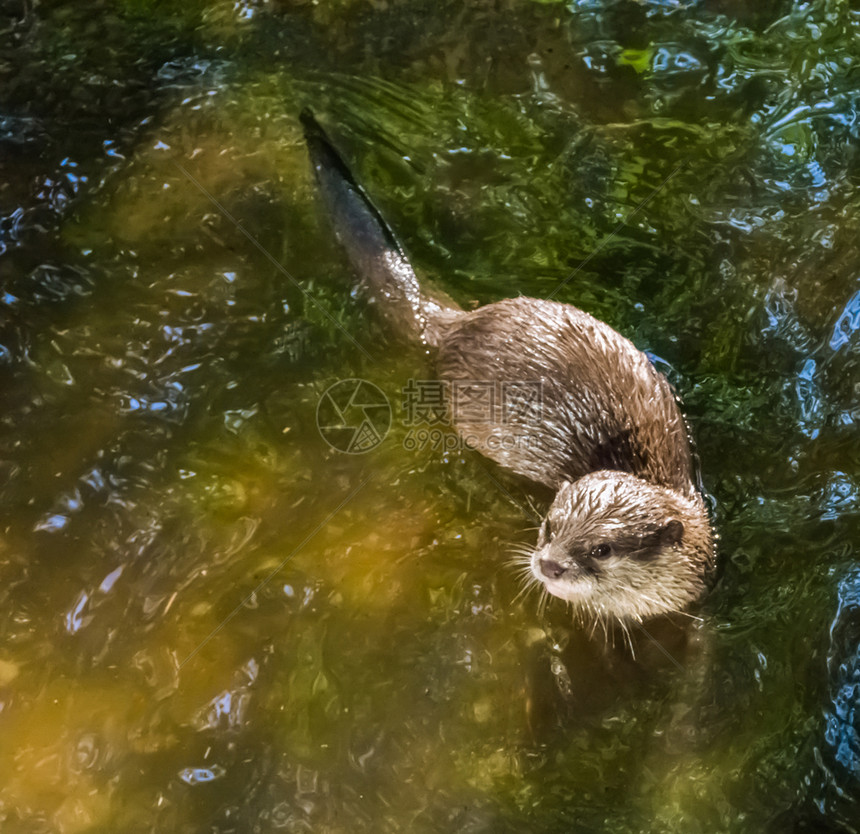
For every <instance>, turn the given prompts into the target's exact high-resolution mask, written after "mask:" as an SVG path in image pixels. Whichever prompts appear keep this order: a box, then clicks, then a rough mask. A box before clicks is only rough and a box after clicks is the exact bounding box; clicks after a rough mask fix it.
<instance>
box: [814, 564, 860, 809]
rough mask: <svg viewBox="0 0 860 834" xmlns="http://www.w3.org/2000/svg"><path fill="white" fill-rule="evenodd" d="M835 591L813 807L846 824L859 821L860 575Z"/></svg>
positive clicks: (852, 575)
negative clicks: (836, 596) (827, 697)
mask: <svg viewBox="0 0 860 834" xmlns="http://www.w3.org/2000/svg"><path fill="white" fill-rule="evenodd" d="M837 591H838V608H837V609H836V615H835V617H834V619H833V622H832V623H831V626H830V646H829V650H828V654H827V665H828V671H829V698H830V703H829V704H828V707H827V709H826V711H825V721H826V725H825V730H824V742H825V743H824V744H823V745H822V749H821V757H820V758H819V760H818V764H819V768H820V773H821V776H820V779H821V786H820V788H819V790H818V796H817V797H816V802H817V804H818V807H819V808H820V809H821V810H822V813H824V814H826V815H830V814H832V815H833V816H835V817H836V818H840V819H844V820H846V821H847V820H856V819H857V816H858V808H857V805H858V798H860V710H858V706H860V573H858V571H857V570H852V571H851V572H850V573H849V574H848V575H847V576H845V577H844V578H843V579H842V581H841V582H840V583H839V586H838V589H837Z"/></svg>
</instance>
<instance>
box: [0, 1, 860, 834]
mask: <svg viewBox="0 0 860 834" xmlns="http://www.w3.org/2000/svg"><path fill="white" fill-rule="evenodd" d="M0 32H2V33H3V37H4V38H5V39H6V40H7V42H8V48H7V49H6V50H5V51H4V56H3V60H2V62H0V75H2V84H0V171H2V176H0V405H2V407H0V502H1V503H0V505H2V519H0V578H2V582H0V600H2V605H0V634H2V642H0V734H2V738H3V746H2V750H0V828H2V830H3V831H4V832H5V831H11V832H18V831H20V832H42V831H44V832H70V833H71V834H75V832H90V831H92V832H96V831H171V832H174V831H175V832H184V831H188V832H196V831H201V830H211V831H225V832H226V831H250V830H259V831H326V832H346V831H350V832H351V831H389V830H390V831H428V832H429V831H439V832H442V831H444V832H452V831H463V832H465V831H469V832H479V831H482V832H483V831H492V832H503V831H522V830H529V831H547V832H549V831H560V830H565V831H568V830H574V831H579V830H599V831H619V832H625V831H629V832H639V831H642V830H651V829H652V828H653V827H654V826H655V825H656V826H657V827H658V828H659V829H660V830H665V831H684V832H688V831H738V832H745V831H749V830H763V831H764V830H767V831H771V830H772V831H791V830H795V831H805V830H821V829H822V828H826V830H833V831H857V830H860V829H858V826H857V822H856V820H857V804H856V796H857V794H858V784H857V773H858V756H860V749H859V748H858V744H857V733H858V725H857V720H856V712H857V703H858V698H860V684H858V681H857V662H856V661H857V640H858V628H857V616H856V614H857V608H858V604H860V603H858V601H857V584H858V580H857V575H856V559H857V556H856V552H855V544H854V543H855V542H856V541H857V540H858V537H857V520H858V507H860V481H859V480H858V478H860V467H858V462H859V461H858V444H857V422H858V417H860V373H858V370H860V369H858V365H860V349H858V346H860V342H858V330H860V293H858V284H857V280H858V277H857V276H858V258H857V252H858V249H857V240H858V239H860V236H858V232H860V229H858V228H857V227H858V223H860V221H858V217H860V211H858V204H860V192H858V188H857V183H858V180H857V159H858V156H857V153H858V140H860V135H858V119H857V110H858V101H860V84H858V74H857V60H858V58H857V56H858V55H860V50H858V40H860V17H858V13H857V11H856V10H855V9H854V8H853V7H852V4H850V3H845V2H830V0H827V2H825V0H815V1H814V2H811V3H791V2H787V0H772V2H766V3H761V4H757V5H754V4H750V3H746V4H740V3H737V2H735V0H721V1H720V2H718V3H709V4H702V3H697V2H677V1H673V2H668V1H667V0H648V2H624V0H621V1H620V2H619V0H583V2H569V3H561V2H558V3H554V2H540V3H538V2H530V0H504V2H502V3H488V2H487V3H485V2H482V1H481V2H475V3H471V4H467V5H463V4H461V3H455V2H453V0H451V2H448V1H447V0H445V1H444V2H440V3H438V4H436V5H434V6H427V5H426V4H425V5H421V4H417V5H416V4H413V3H408V2H405V0H404V1H403V2H400V0H397V1H396V2H390V3H385V4H381V3H366V2H363V0H337V2H334V0H333V1H332V2H329V3H311V2H303V0H296V1H295V2H273V3H257V2H247V3H240V4H233V3H232V2H226V1H225V0H192V2H189V3H185V4H170V3H152V2H149V1H148V0H99V2H97V3H95V4H92V3H75V2H73V3H59V2H54V0H46V2H42V3H40V4H38V5H36V4H32V3H30V2H26V0H23V1H22V2H20V3H16V2H12V3H6V4H5V5H3V6H2V8H0ZM308 104H311V105H313V106H314V108H315V109H317V110H318V111H320V112H321V113H322V114H323V115H324V117H326V119H327V123H328V124H329V125H331V127H332V130H333V131H334V132H336V134H337V137H338V141H339V142H340V143H341V144H342V146H343V148H344V150H345V152H347V153H348V154H349V156H350V158H351V159H352V160H354V163H355V166H356V170H357V173H358V175H359V176H360V178H361V180H362V182H363V183H365V185H366V187H367V189H368V191H369V192H370V193H371V194H372V195H373V197H374V199H375V200H376V201H377V202H378V203H379V205H380V207H381V208H382V209H383V210H384V212H385V214H386V216H387V217H388V218H389V220H390V222H391V224H392V225H393V226H394V227H395V228H396V229H397V230H398V233H399V234H400V235H401V236H402V238H403V240H404V242H405V244H406V245H407V248H408V249H409V251H410V252H411V253H412V255H413V256H414V259H415V261H416V264H417V266H418V267H419V269H420V271H421V272H422V273H423V274H428V275H432V276H434V277H435V278H436V279H437V280H438V282H439V284H440V285H441V286H442V287H443V288H444V289H445V290H446V291H448V292H450V293H451V294H452V295H453V296H455V297H456V298H457V299H458V300H459V301H461V302H462V303H464V304H466V305H469V304H473V303H483V302H486V301H490V300H495V299H498V298H503V297H507V296H513V295H517V294H527V295H535V296H548V295H550V294H557V297H558V298H560V299H562V300H566V301H570V302H573V303H576V304H578V305H580V306H582V307H584V308H585V309H587V310H589V311H590V312H592V313H595V314H596V315H599V316H600V317H602V318H604V319H605V320H607V321H608V322H610V323H611V324H613V325H614V326H616V327H618V328H619V329H621V330H622V331H623V332H624V333H626V334H628V335H630V336H631V337H632V338H633V339H634V340H635V341H636V342H637V344H639V345H640V347H642V348H643V349H646V350H648V351H650V352H652V353H653V354H654V355H657V356H660V357H662V359H663V360H665V362H664V365H665V367H666V369H667V373H668V374H669V376H670V377H671V379H672V382H673V383H674V384H675V385H676V386H677V387H678V389H679V391H680V392H681V394H682V395H683V398H684V402H685V409H686V412H687V415H688V417H689V419H690V422H691V424H692V427H693V430H694V433H695V435H696V439H697V445H698V452H699V455H700V457H701V461H702V471H703V475H704V480H705V484H706V487H707V489H708V491H709V492H710V493H711V494H712V495H713V496H714V499H715V504H716V516H717V522H718V524H719V529H720V534H721V551H722V573H721V578H720V581H719V583H718V585H717V587H716V589H715V591H714V593H713V594H712V595H711V597H710V598H709V600H707V602H706V603H705V604H704V605H703V606H702V607H701V609H700V610H698V611H696V612H694V618H690V619H689V622H686V621H680V620H679V621H674V622H666V623H652V624H647V626H646V629H645V630H642V631H637V632H636V633H635V634H634V636H633V643H634V648H635V651H636V658H635V659H634V658H633V657H632V656H631V655H630V653H629V651H628V650H626V649H624V648H622V644H621V641H620V640H617V641H616V645H615V646H614V647H613V645H612V635H611V634H607V635H606V637H605V638H604V637H603V636H602V635H597V636H596V637H594V638H591V637H589V635H588V633H587V632H584V631H582V630H581V629H579V628H577V627H575V626H574V625H573V624H572V623H571V622H570V619H569V616H568V614H567V612H566V611H565V610H564V608H563V607H562V606H556V605H554V604H550V605H549V606H548V607H547V608H546V609H545V610H542V609H540V608H539V606H538V601H537V600H536V599H533V598H525V599H524V598H522V597H521V596H520V595H519V590H520V589H519V587H518V585H517V579H516V574H515V572H514V571H513V570H512V569H511V568H510V567H509V566H508V565H509V561H510V554H511V549H512V545H513V543H516V542H520V541H530V540H531V539H532V532H530V531H529V530H528V529H526V528H529V527H531V526H533V524H534V521H533V518H534V516H535V509H537V510H538V511H539V510H540V509H542V504H541V502H542V501H543V500H544V498H545V496H542V495H540V494H539V493H534V492H533V491H531V490H530V489H529V488H528V486H527V485H524V484H522V483H519V482H516V481H513V480H512V479H510V478H509V477H508V476H507V475H505V474H504V473H502V472H500V471H498V470H494V469H488V468H487V463H486V462H485V461H482V460H480V459H478V458H477V457H476V456H471V455H468V454H460V453H459V452H454V451H448V452H445V453H438V454H434V453H433V452H432V450H430V449H426V450H424V451H423V452H421V453H418V452H415V451H410V450H409V449H408V448H405V446H407V445H408V444H406V443H405V438H406V432H407V428H408V427H407V426H406V425H405V420H404V416H403V414H402V413H398V412H397V404H398V402H399V397H400V392H401V391H402V389H403V386H404V385H405V384H406V382H407V381H408V380H409V379H426V378H429V375H430V374H431V372H432V371H431V365H430V363H429V362H428V360H427V358H426V357H423V356H421V355H419V354H418V353H417V352H416V353H414V354H409V353H405V352H404V351H402V350H401V349H399V348H397V349H395V348H394V347H393V346H392V345H391V344H390V343H389V342H387V341H386V338H385V334H384V333H383V332H382V330H381V328H380V327H379V325H378V322H377V320H376V318H375V317H374V315H373V312H372V311H370V310H368V309H367V308H366V307H365V306H363V305H362V303H361V300H360V298H359V297H358V295H359V294H358V293H355V292H351V291H350V289H349V283H350V280H351V276H350V274H349V270H348V267H347V266H346V263H345V260H344V258H343V255H342V254H341V253H340V250H339V249H338V248H337V246H336V244H335V242H334V241H333V240H332V238H331V233H330V231H329V228H328V226H327V224H326V222H325V221H324V220H323V219H322V218H321V216H320V209H319V204H318V202H317V198H316V195H315V193H314V189H313V186H312V182H311V178H310V172H309V169H308V168H309V166H308V161H307V158H306V155H305V151H304V147H303V142H302V140H301V134H300V130H299V127H298V124H297V121H296V115H297V113H298V112H299V111H300V109H301V107H302V106H304V105H308ZM207 195H208V196H207ZM356 342H357V343H359V344H360V345H361V346H362V348H363V349H364V350H365V351H366V355H365V354H364V353H362V351H359V350H356V347H355V344H356ZM352 378H361V379H367V380H369V381H372V382H373V383H374V384H375V385H377V386H378V387H379V388H380V389H381V390H382V391H383V392H384V393H385V394H386V396H387V397H388V399H389V401H390V402H391V403H392V404H393V405H394V411H393V415H392V416H393V424H392V429H391V432H390V434H389V436H388V437H387V438H386V440H385V441H384V442H383V443H382V444H381V445H380V446H379V448H378V449H377V450H375V451H374V452H372V453H370V454H367V455H344V454H342V453H340V452H338V451H337V450H336V449H333V448H331V447H330V446H329V445H328V444H326V443H325V442H324V440H323V439H322V438H321V437H320V436H319V434H318V432H317V427H316V425H315V415H316V410H317V405H318V403H319V401H320V397H321V396H322V395H323V394H324V392H325V391H326V390H327V389H329V387H330V386H331V385H332V384H333V383H334V382H336V381H338V380H342V379H352ZM499 486H501V487H502V488H501V489H500V488H499ZM530 502H531V504H533V505H534V506H531V505H530ZM822 715H823V716H824V719H823V720H822Z"/></svg>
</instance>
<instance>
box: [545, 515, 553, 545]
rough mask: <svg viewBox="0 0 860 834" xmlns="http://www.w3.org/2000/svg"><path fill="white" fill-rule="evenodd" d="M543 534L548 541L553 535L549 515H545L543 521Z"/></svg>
mask: <svg viewBox="0 0 860 834" xmlns="http://www.w3.org/2000/svg"><path fill="white" fill-rule="evenodd" d="M543 534H544V536H546V538H547V541H550V540H551V539H552V537H553V535H554V533H553V529H552V524H550V522H549V516H547V517H546V519H545V520H544V523H543Z"/></svg>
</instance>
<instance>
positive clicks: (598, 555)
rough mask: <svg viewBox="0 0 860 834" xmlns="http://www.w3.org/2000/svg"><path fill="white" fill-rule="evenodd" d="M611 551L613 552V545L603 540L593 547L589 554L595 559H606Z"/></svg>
mask: <svg viewBox="0 0 860 834" xmlns="http://www.w3.org/2000/svg"><path fill="white" fill-rule="evenodd" d="M610 553H612V547H611V546H610V545H608V544H607V543H606V542H602V543H601V544H596V545H595V546H594V547H592V548H591V553H590V554H589V555H590V556H591V557H592V558H594V559H605V558H606V557H607V556H608V555H609V554H610Z"/></svg>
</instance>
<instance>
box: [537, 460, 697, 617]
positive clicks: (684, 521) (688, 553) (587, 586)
mask: <svg viewBox="0 0 860 834" xmlns="http://www.w3.org/2000/svg"><path fill="white" fill-rule="evenodd" d="M712 556H713V546H712V539H711V528H710V524H709V522H708V517H707V512H706V511H705V506H704V503H703V502H702V500H701V498H700V497H699V496H698V495H694V496H692V497H691V496H688V495H684V494H681V493H679V492H676V491H674V490H671V489H667V488H666V487H661V486H656V485H654V484H651V483H648V482H647V481H643V480H642V479H641V478H636V477H634V476H633V475H628V474H627V473H624V472H615V471H610V470H601V471H599V472H592V473H590V474H588V475H585V476H583V477H582V478H580V479H579V480H577V481H574V482H572V483H571V482H567V481H565V482H564V483H562V485H561V487H560V488H559V490H558V492H557V493H556V496H555V500H554V501H553V503H552V506H551V507H550V509H549V512H548V513H547V516H546V519H545V520H544V522H543V525H542V526H541V529H540V534H539V536H538V543H537V548H536V550H535V552H534V554H533V555H532V558H531V572H532V574H533V576H534V577H535V578H536V579H538V580H539V581H540V582H541V583H542V584H543V585H544V587H545V588H546V590H547V591H548V592H549V593H550V594H553V595H554V596H557V597H560V598H561V599H564V600H567V601H568V602H570V603H571V604H572V605H573V606H574V608H575V609H576V610H577V611H578V612H580V613H582V614H585V615H590V616H592V617H595V618H598V619H607V618H609V619H617V620H620V621H622V622H625V621H631V620H632V621H637V622H639V621H642V620H643V619H646V618H648V617H653V616H655V615H658V614H665V613H669V612H672V611H680V610H681V609H683V608H684V607H685V606H686V605H688V604H689V603H690V602H692V601H694V600H695V599H696V598H697V597H699V596H700V594H701V593H702V591H703V590H704V587H705V578H706V574H707V572H708V570H709V568H710V566H711V560H712Z"/></svg>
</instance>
